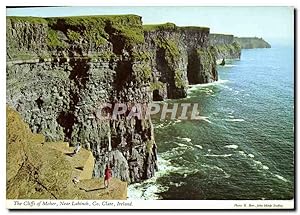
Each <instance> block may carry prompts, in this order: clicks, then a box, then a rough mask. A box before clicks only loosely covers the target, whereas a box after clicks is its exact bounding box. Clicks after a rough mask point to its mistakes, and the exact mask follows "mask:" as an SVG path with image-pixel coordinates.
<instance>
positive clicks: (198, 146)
mask: <svg viewBox="0 0 300 215" xmlns="http://www.w3.org/2000/svg"><path fill="white" fill-rule="evenodd" d="M195 147H197V148H199V149H203V147H202V146H200V145H195Z"/></svg>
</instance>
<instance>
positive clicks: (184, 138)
mask: <svg viewBox="0 0 300 215" xmlns="http://www.w3.org/2000/svg"><path fill="white" fill-rule="evenodd" d="M176 138H177V139H180V140H183V141H185V142H188V143H189V142H191V141H192V139H191V138H188V137H176Z"/></svg>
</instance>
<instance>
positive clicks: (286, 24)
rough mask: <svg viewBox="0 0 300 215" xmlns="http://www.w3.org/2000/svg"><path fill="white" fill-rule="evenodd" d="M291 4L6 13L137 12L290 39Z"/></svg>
mask: <svg viewBox="0 0 300 215" xmlns="http://www.w3.org/2000/svg"><path fill="white" fill-rule="evenodd" d="M293 10H294V9H293V8H292V7H191V6H189V7H161V6H160V7H104V6H102V7H44V8H37V7H36V8H8V9H7V15H8V16H40V17H53V16H79V15H104V14H137V15H140V16H142V20H143V23H144V24H158V23H165V22H173V23H175V24H176V25H178V26H205V27H209V28H210V32H211V33H224V34H233V35H235V36H240V37H245V36H257V37H263V38H264V39H265V40H267V41H268V42H271V44H272V42H278V41H279V42H280V41H281V42H282V41H289V42H290V41H293V35H294V11H293Z"/></svg>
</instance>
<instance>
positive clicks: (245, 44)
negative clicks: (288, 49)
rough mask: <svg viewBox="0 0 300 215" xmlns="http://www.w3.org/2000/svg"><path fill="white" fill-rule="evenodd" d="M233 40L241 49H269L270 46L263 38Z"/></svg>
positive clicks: (236, 38) (237, 38) (238, 38)
mask: <svg viewBox="0 0 300 215" xmlns="http://www.w3.org/2000/svg"><path fill="white" fill-rule="evenodd" d="M234 39H235V40H236V41H237V42H238V43H239V44H240V45H241V47H242V49H254V48H271V45H270V44H269V43H267V42H266V41H265V40H264V39H263V38H258V37H235V38H234Z"/></svg>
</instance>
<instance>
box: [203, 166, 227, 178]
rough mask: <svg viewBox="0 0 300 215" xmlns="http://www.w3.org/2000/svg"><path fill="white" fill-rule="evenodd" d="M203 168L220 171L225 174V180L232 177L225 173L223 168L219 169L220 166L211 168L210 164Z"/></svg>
mask: <svg viewBox="0 0 300 215" xmlns="http://www.w3.org/2000/svg"><path fill="white" fill-rule="evenodd" d="M201 166H202V167H205V168H209V169H213V170H217V171H220V172H222V173H224V175H225V178H229V177H230V174H228V173H227V172H225V171H224V170H223V169H222V168H221V167H218V166H215V165H213V166H211V165H208V164H202V165H201Z"/></svg>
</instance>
